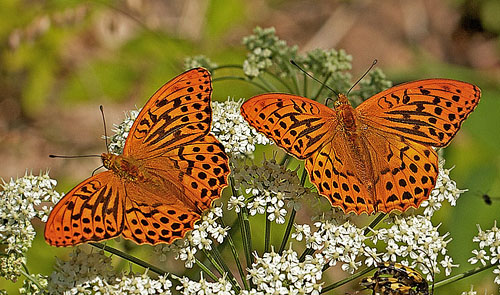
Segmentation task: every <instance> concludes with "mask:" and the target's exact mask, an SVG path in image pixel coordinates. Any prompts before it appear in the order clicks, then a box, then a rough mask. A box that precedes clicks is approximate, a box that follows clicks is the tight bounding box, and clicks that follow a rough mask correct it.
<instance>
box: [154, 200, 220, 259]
mask: <svg viewBox="0 0 500 295" xmlns="http://www.w3.org/2000/svg"><path fill="white" fill-rule="evenodd" d="M221 217H222V208H221V207H217V206H213V207H212V208H210V209H209V210H207V211H205V213H204V214H203V216H202V217H201V220H200V221H199V222H198V223H196V224H195V226H194V229H193V230H192V231H189V232H187V234H186V236H185V237H184V238H183V239H178V240H175V241H174V242H173V243H172V244H170V245H167V244H160V245H157V246H155V247H154V251H155V253H156V254H157V255H158V256H159V257H160V259H163V260H165V259H166V252H169V251H174V253H176V257H175V259H180V260H182V261H184V266H185V267H186V268H192V267H193V265H194V263H195V261H196V257H195V254H196V253H197V252H198V250H202V249H205V250H210V249H212V244H213V240H215V241H217V242H218V243H222V242H224V238H225V237H226V236H227V232H228V231H229V227H227V226H226V227H223V226H222V225H221V224H220V223H219V222H218V221H217V220H218V219H219V218H221Z"/></svg>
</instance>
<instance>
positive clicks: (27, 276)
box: [19, 264, 45, 290]
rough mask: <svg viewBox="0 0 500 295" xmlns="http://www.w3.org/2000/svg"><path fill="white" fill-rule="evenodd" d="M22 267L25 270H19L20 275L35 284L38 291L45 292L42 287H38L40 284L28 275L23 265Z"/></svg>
mask: <svg viewBox="0 0 500 295" xmlns="http://www.w3.org/2000/svg"><path fill="white" fill-rule="evenodd" d="M23 267H24V268H25V270H22V269H19V272H20V273H22V274H23V276H25V277H26V278H27V279H28V280H30V281H31V282H33V284H35V285H36V286H37V287H38V289H39V290H45V288H44V287H42V285H40V283H39V282H38V281H37V280H36V279H35V278H34V277H33V276H31V275H30V274H29V273H28V269H27V268H26V266H25V265H24V264H23Z"/></svg>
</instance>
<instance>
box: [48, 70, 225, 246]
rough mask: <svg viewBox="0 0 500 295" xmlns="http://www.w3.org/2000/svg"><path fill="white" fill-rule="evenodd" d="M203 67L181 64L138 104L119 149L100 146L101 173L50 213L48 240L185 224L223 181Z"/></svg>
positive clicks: (175, 233) (129, 234) (160, 235)
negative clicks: (102, 149) (178, 71)
mask: <svg viewBox="0 0 500 295" xmlns="http://www.w3.org/2000/svg"><path fill="white" fill-rule="evenodd" d="M211 94H212V83H211V78H210V73H209V72H208V71H207V70H205V69H203V68H196V69H192V70H190V71H187V72H185V73H183V74H181V75H179V76H177V77H175V78H174V79H172V80H171V81H170V82H168V83H166V84H165V85H163V86H162V87H161V88H160V89H159V90H158V91H157V92H156V93H155V94H154V95H153V96H152V97H151V98H150V99H149V101H148V102H147V103H146V105H145V106H144V108H142V110H141V112H140V113H139V115H138V116H137V119H136V120H135V122H134V124H133V126H132V128H131V129H130V132H129V134H128V137H127V140H126V142H125V146H124V149H123V154H122V155H114V154H108V153H103V154H102V155H101V158H102V162H103V165H104V167H106V168H107V169H109V170H108V171H105V172H101V173H99V174H97V175H94V176H92V177H90V178H88V179H87V180H85V181H83V182H82V183H80V184H79V185H77V186H76V187H75V188H74V189H72V190H71V191H70V192H69V193H68V194H67V195H66V196H65V197H64V198H63V199H62V200H61V201H59V203H57V204H56V206H55V207H54V209H53V210H52V212H51V213H50V216H49V219H48V221H47V224H46V225H45V240H46V241H47V242H48V243H49V244H51V245H53V246H70V245H76V244H80V243H83V242H87V241H101V240H106V239H110V238H113V237H116V236H118V235H119V234H122V235H123V237H124V238H126V239H130V240H133V241H135V242H136V243H138V244H157V243H172V242H173V241H174V240H175V239H179V238H182V237H183V236H184V235H185V233H186V232H187V231H189V230H191V229H193V226H194V223H195V222H196V221H197V220H199V219H200V216H201V213H202V212H203V210H205V209H207V208H209V207H210V206H211V204H212V201H213V200H214V199H216V198H219V197H220V195H221V192H222V189H223V188H224V187H226V186H227V176H228V174H229V166H228V157H227V155H226V154H225V153H224V148H223V146H222V145H221V144H220V143H219V142H218V141H217V139H216V138H215V137H214V136H213V135H211V134H209V132H210V123H211V121H212V109H211V107H210V97H211Z"/></svg>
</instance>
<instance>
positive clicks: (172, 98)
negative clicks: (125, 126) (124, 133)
mask: <svg viewBox="0 0 500 295" xmlns="http://www.w3.org/2000/svg"><path fill="white" fill-rule="evenodd" d="M211 94H212V84H211V78H210V73H209V72H208V71H207V70H206V69H203V68H196V69H193V70H190V71H187V72H185V73H183V74H181V75H179V76H177V77H176V78H174V79H172V80H171V81H170V82H168V83H166V84H165V85H163V86H162V87H161V88H160V89H159V90H158V91H157V92H156V93H155V94H154V95H153V96H152V97H151V98H150V100H149V101H148V102H147V103H146V105H145V106H144V107H143V108H142V110H141V112H140V113H139V115H138V116H137V119H136V120H135V122H134V124H133V125H132V128H131V129H130V130H131V131H130V134H129V136H128V137H127V141H126V142H125V147H124V149H123V154H124V155H134V156H135V157H136V158H137V159H141V158H147V157H153V156H155V155H157V154H162V153H165V152H168V151H169V150H171V149H173V148H175V147H178V146H182V145H183V144H185V143H188V142H190V141H192V140H195V139H198V138H200V137H203V136H204V135H206V134H208V132H209V131H210V124H211V121H212V109H211V108H210V96H211Z"/></svg>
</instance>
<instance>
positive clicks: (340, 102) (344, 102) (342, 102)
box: [334, 93, 351, 108]
mask: <svg viewBox="0 0 500 295" xmlns="http://www.w3.org/2000/svg"><path fill="white" fill-rule="evenodd" d="M334 105H335V108H339V107H341V106H343V105H348V106H350V105H351V103H350V102H349V100H348V99H347V96H345V94H342V93H340V94H339V95H337V100H336V101H335V104H334Z"/></svg>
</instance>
